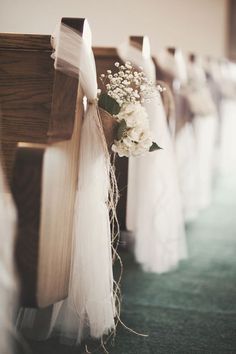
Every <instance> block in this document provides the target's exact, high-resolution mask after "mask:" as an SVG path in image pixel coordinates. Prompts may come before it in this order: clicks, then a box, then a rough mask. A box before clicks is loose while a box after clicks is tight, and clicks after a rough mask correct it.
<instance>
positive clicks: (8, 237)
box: [0, 164, 17, 354]
mask: <svg viewBox="0 0 236 354" xmlns="http://www.w3.org/2000/svg"><path fill="white" fill-rule="evenodd" d="M15 227H16V211H15V207H14V205H13V201H12V199H11V195H10V193H9V192H8V190H7V187H6V184H5V179H4V175H3V171H2V167H1V164H0V243H1V247H0V333H1V340H0V353H1V354H10V353H13V352H14V350H13V347H12V339H13V333H14V331H13V328H14V326H13V315H14V311H15V309H16V294H17V281H16V276H15V270H14V262H13V256H14V240H15Z"/></svg>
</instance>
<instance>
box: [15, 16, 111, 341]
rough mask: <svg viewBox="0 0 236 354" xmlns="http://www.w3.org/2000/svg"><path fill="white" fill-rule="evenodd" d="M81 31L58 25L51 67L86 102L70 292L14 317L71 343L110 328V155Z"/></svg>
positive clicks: (90, 59) (87, 43)
mask: <svg viewBox="0 0 236 354" xmlns="http://www.w3.org/2000/svg"><path fill="white" fill-rule="evenodd" d="M83 33H84V34H83V38H82V37H81V35H80V34H79V33H78V32H77V31H75V30H72V29H70V28H68V27H67V26H65V25H61V28H60V49H58V47H57V43H58V39H57V38H58V37H57V36H58V34H56V36H55V38H54V42H55V43H56V51H55V54H54V56H55V68H56V69H57V70H61V71H63V72H67V73H69V74H72V75H78V74H79V81H80V85H81V87H82V89H83V92H84V94H85V96H86V97H87V100H88V103H89V104H88V105H87V108H86V112H85V117H84V122H83V125H82V130H81V143H80V155H79V176H78V190H77V195H76V202H75V212H74V229H73V239H74V245H73V254H72V272H71V278H70V288H69V296H68V298H67V299H66V300H64V301H61V302H59V303H57V304H55V305H54V306H53V307H51V308H48V309H43V310H39V311H38V310H30V309H27V310H23V311H22V312H21V314H20V316H19V322H18V325H19V326H20V327H22V328H23V329H25V333H26V334H27V332H28V334H29V333H30V332H31V329H32V328H33V335H34V336H35V335H36V336H37V337H38V338H45V337H49V336H50V335H52V334H53V333H59V334H60V336H61V338H62V339H63V340H69V341H72V342H73V343H77V342H80V341H81V339H82V338H83V337H85V336H87V335H91V336H92V337H96V338H99V337H101V336H102V335H103V334H106V333H108V332H109V331H110V330H111V329H113V328H114V317H115V306H114V299H113V273H112V256H111V232H110V222H109V209H108V206H107V204H108V191H109V161H108V160H109V159H108V153H107V148H106V145H105V139H104V137H103V133H102V130H101V126H100V120H99V117H98V111H97V106H96V97H97V79H96V68H95V62H94V56H93V52H92V49H91V34H90V30H89V27H88V24H87V21H86V22H85V25H84V31H83ZM62 43H63V45H62ZM75 138H76V139H79V136H77V137H75ZM62 202H63V201H62ZM55 251H56V245H55ZM42 321H43V322H42ZM42 323H43V325H44V328H42ZM40 325H41V329H40V328H39V327H40Z"/></svg>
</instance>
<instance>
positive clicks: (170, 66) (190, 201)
mask: <svg viewBox="0 0 236 354" xmlns="http://www.w3.org/2000/svg"><path fill="white" fill-rule="evenodd" d="M157 59H158V64H159V65H160V67H161V69H162V70H163V72H164V74H166V75H168V76H170V78H172V80H173V82H172V90H173V93H174V95H177V97H178V95H179V94H181V95H185V93H184V89H185V87H186V84H187V79H188V78H187V67H186V63H185V59H184V56H183V54H182V52H181V50H180V49H176V51H175V54H174V55H173V54H172V53H169V51H167V50H166V49H162V50H161V51H160V52H159V53H158V55H157ZM180 112H181V113H182V110H181V109H180ZM181 113H180V114H181ZM176 119H177V120H178V119H180V120H182V119H185V117H181V116H177V117H176ZM174 149H175V155H176V161H177V172H178V179H179V186H180V192H181V200H182V207H183V214H184V220H185V221H190V220H193V219H194V218H195V217H196V215H197V213H198V210H199V206H198V194H197V186H198V176H197V170H198V166H197V157H196V156H197V151H196V142H195V136H194V130H193V126H192V124H191V122H185V124H184V126H183V127H182V128H181V129H180V130H179V131H178V132H177V134H176V136H175V142H174Z"/></svg>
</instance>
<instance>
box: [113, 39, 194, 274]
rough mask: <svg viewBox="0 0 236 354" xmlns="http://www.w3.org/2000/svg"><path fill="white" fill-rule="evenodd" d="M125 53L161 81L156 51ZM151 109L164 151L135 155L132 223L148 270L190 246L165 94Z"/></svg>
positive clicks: (163, 267)
mask: <svg viewBox="0 0 236 354" xmlns="http://www.w3.org/2000/svg"><path fill="white" fill-rule="evenodd" d="M119 54H120V56H121V58H122V59H123V60H130V61H131V62H133V64H135V65H136V66H137V67H139V66H141V67H142V68H143V70H144V72H145V73H146V75H148V78H149V79H150V80H152V81H153V82H155V79H156V78H155V68H154V64H153V62H152V60H151V58H150V56H149V57H148V56H147V57H146V58H143V56H142V53H141V51H139V50H137V49H136V48H133V47H130V46H128V45H126V46H125V45H123V46H121V47H120V48H119ZM145 108H146V110H147V113H148V117H149V120H150V127H151V130H152V133H153V140H154V141H156V142H157V143H158V145H160V146H161V147H162V150H159V151H155V152H152V153H148V154H146V155H145V156H141V157H138V158H130V159H129V171H128V173H129V175H128V202H127V226H128V228H129V229H130V230H131V231H134V234H135V256H136V259H137V260H138V262H140V263H141V264H142V266H143V268H144V269H145V270H147V271H153V272H157V273H163V272H167V271H169V270H171V269H173V268H175V267H176V266H177V265H178V262H179V261H180V260H181V259H183V258H185V257H186V256H187V249H186V244H185V232H184V224H183V217H182V207H181V200H180V193H179V186H178V181H177V171H176V165H175V157H174V151H173V145H172V140H171V137H170V133H169V130H168V126H167V120H166V117H165V113H164V109H163V105H162V102H161V99H160V96H157V97H155V98H154V99H152V100H151V103H147V104H145ZM170 220H171V222H170Z"/></svg>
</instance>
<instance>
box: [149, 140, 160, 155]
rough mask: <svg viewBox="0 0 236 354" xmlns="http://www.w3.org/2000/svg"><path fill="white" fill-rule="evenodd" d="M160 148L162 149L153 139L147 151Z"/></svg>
mask: <svg viewBox="0 0 236 354" xmlns="http://www.w3.org/2000/svg"><path fill="white" fill-rule="evenodd" d="M160 149H162V148H161V147H160V146H158V145H157V143H155V142H154V141H153V143H152V146H151V147H150V149H149V151H150V152H152V151H156V150H160Z"/></svg>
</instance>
